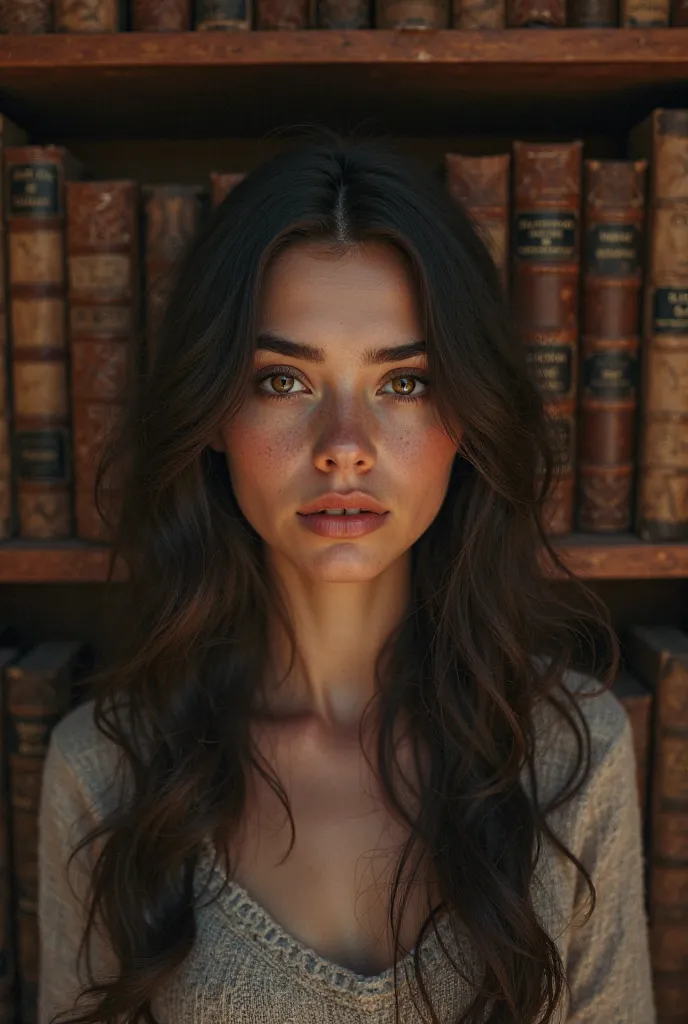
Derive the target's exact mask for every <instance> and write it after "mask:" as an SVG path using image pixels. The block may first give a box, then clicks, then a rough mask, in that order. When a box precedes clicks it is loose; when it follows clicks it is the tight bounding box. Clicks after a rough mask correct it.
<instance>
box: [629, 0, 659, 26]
mask: <svg viewBox="0 0 688 1024" xmlns="http://www.w3.org/2000/svg"><path fill="white" fill-rule="evenodd" d="M669 14H670V0H621V15H620V19H619V21H620V24H621V26H622V28H650V27H652V26H655V27H660V26H662V25H668V24H669Z"/></svg>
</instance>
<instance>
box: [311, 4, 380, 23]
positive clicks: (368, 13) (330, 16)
mask: <svg viewBox="0 0 688 1024" xmlns="http://www.w3.org/2000/svg"><path fill="white" fill-rule="evenodd" d="M372 24H373V11H372V0H315V28H329V29H351V28H371V27H372Z"/></svg>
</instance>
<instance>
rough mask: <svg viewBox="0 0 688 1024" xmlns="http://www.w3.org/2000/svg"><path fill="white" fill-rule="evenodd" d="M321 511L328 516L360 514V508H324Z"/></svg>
mask: <svg viewBox="0 0 688 1024" xmlns="http://www.w3.org/2000/svg"><path fill="white" fill-rule="evenodd" d="M323 512H324V513H325V515H328V516H357V515H360V513H361V510H360V508H324V509H323Z"/></svg>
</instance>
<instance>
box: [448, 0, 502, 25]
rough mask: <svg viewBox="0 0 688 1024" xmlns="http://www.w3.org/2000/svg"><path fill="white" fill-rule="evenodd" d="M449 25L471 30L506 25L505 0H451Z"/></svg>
mask: <svg viewBox="0 0 688 1024" xmlns="http://www.w3.org/2000/svg"><path fill="white" fill-rule="evenodd" d="M451 27H452V28H460V29H463V31H464V32H471V31H475V30H477V29H482V28H505V27H506V0H453V2H452V10H451Z"/></svg>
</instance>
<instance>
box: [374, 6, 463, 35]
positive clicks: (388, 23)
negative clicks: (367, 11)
mask: <svg viewBox="0 0 688 1024" xmlns="http://www.w3.org/2000/svg"><path fill="white" fill-rule="evenodd" d="M374 11H375V27H376V28H386V29H390V28H397V29H398V28H413V29H419V28H421V29H434V28H449V5H448V3H447V2H446V0H375V2H374Z"/></svg>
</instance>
